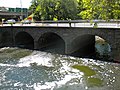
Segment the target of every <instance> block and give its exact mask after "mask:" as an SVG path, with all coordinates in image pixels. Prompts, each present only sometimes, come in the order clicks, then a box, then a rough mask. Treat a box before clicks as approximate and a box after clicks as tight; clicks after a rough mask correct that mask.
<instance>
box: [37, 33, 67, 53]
mask: <svg viewBox="0 0 120 90" xmlns="http://www.w3.org/2000/svg"><path fill="white" fill-rule="evenodd" d="M38 49H39V50H41V51H47V52H51V53H58V54H65V41H64V40H63V39H62V38H61V37H60V36H59V35H57V34H56V33H53V32H47V33H44V34H42V35H41V36H40V38H39V40H38Z"/></svg>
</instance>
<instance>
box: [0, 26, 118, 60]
mask: <svg viewBox="0 0 120 90" xmlns="http://www.w3.org/2000/svg"><path fill="white" fill-rule="evenodd" d="M95 36H99V37H101V38H103V39H104V40H106V41H107V42H108V43H109V44H110V46H111V50H112V52H111V55H112V57H114V59H115V60H119V57H120V55H119V49H120V28H92V27H90V28H88V27H84V28H82V27H47V26H46V27H45V26H44V27H43V26H42V27H40V26H3V27H0V46H1V47H5V46H19V47H24V48H28V49H37V50H43V51H50V52H52V50H53V48H54V51H56V52H57V53H61V54H68V55H75V56H79V55H81V56H82V54H83V55H84V54H85V55H88V54H90V53H94V51H95ZM54 51H53V52H54ZM91 55H92V54H91Z"/></svg>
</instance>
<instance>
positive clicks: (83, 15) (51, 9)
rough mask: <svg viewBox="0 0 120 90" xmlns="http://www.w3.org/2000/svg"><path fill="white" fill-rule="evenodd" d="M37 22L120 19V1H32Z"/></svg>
mask: <svg viewBox="0 0 120 90" xmlns="http://www.w3.org/2000/svg"><path fill="white" fill-rule="evenodd" d="M31 3H32V4H31V6H30V8H29V9H30V10H31V11H32V12H33V13H34V19H36V20H55V21H56V20H69V19H71V20H73V19H74V20H75V19H88V20H93V19H103V20H109V19H120V0H32V2H31Z"/></svg>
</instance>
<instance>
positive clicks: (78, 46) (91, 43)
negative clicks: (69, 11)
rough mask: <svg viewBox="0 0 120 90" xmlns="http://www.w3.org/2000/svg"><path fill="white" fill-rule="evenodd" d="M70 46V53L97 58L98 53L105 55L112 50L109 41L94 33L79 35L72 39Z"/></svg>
mask: <svg viewBox="0 0 120 90" xmlns="http://www.w3.org/2000/svg"><path fill="white" fill-rule="evenodd" d="M70 46H71V47H70V52H71V53H70V55H73V56H77V57H91V58H96V54H97V53H98V54H99V55H102V56H103V55H109V54H110V52H111V47H110V44H109V42H108V41H107V40H105V39H104V38H101V37H100V36H98V35H97V36H96V35H93V34H84V35H80V36H77V37H76V38H74V39H73V40H72V41H71V43H70ZM97 57H98V56H97Z"/></svg>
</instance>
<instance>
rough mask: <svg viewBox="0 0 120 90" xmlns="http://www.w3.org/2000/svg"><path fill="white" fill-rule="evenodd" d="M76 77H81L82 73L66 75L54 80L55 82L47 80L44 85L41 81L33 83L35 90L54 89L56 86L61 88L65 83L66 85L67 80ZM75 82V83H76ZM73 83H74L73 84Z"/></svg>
mask: <svg viewBox="0 0 120 90" xmlns="http://www.w3.org/2000/svg"><path fill="white" fill-rule="evenodd" d="M74 78H81V76H80V75H72V74H70V75H65V77H64V78H63V79H62V80H60V81H53V82H46V83H45V84H44V85H41V84H40V83H35V84H34V85H33V87H34V89H35V90H48V89H49V90H53V89H55V88H60V87H62V86H63V85H65V84H66V83H67V82H69V81H70V80H72V79H74ZM74 84H75V83H74ZM71 85H72V84H71Z"/></svg>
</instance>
